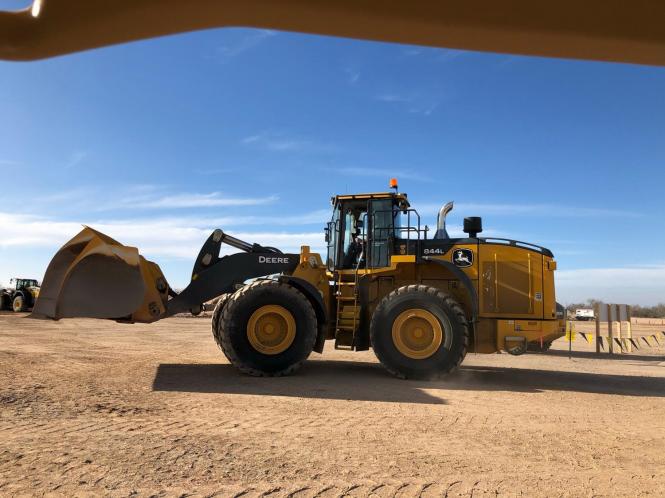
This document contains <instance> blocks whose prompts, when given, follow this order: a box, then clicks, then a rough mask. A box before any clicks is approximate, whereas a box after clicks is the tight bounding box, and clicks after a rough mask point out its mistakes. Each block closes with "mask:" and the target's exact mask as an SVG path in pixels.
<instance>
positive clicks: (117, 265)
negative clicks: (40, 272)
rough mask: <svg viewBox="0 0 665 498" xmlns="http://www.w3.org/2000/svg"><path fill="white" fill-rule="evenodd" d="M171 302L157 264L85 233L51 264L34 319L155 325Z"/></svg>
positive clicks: (93, 233)
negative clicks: (84, 319) (112, 320)
mask: <svg viewBox="0 0 665 498" xmlns="http://www.w3.org/2000/svg"><path fill="white" fill-rule="evenodd" d="M167 300H168V284H167V283H166V280H165V279H164V276H163V275H162V272H161V270H160V269H159V267H158V266H157V265H156V264H155V263H152V262H151V261H147V260H146V259H145V258H143V256H140V255H139V252H138V249H136V248H135V247H127V246H123V245H122V244H120V243H119V242H117V241H115V240H113V239H112V238H111V237H108V236H106V235H104V234H103V233H100V232H98V231H96V230H93V229H92V228H89V227H85V228H84V229H83V230H82V231H81V232H80V233H79V234H78V235H76V236H75V237H74V238H73V239H71V240H70V241H69V242H67V243H66V244H65V245H64V246H63V247H62V248H61V249H60V250H59V251H58V252H57V253H56V255H55V256H54V257H53V259H52V260H51V262H50V263H49V266H48V268H47V270H46V274H45V275H44V279H43V282H42V287H41V291H40V294H39V297H38V298H37V302H36V303H35V306H34V309H33V312H32V315H31V316H32V317H34V318H53V319H56V320H58V319H60V318H73V317H85V318H110V319H114V320H119V321H129V322H153V321H155V320H159V318H161V317H162V316H163V315H164V313H165V311H166V307H165V305H166V302H167Z"/></svg>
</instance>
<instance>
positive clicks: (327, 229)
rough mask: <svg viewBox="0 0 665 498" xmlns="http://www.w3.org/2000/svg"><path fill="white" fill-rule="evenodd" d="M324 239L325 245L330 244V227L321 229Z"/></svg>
mask: <svg viewBox="0 0 665 498" xmlns="http://www.w3.org/2000/svg"><path fill="white" fill-rule="evenodd" d="M323 234H324V238H325V239H326V244H328V243H329V242H330V227H325V228H324V229H323Z"/></svg>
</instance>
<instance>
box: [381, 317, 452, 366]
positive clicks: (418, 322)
mask: <svg viewBox="0 0 665 498" xmlns="http://www.w3.org/2000/svg"><path fill="white" fill-rule="evenodd" d="M392 337H393V343H394V344H395V347H396V348H397V350H398V351H399V352H400V353H402V354H403V355H404V356H407V357H409V358H412V359H414V360H424V359H425V358H429V357H430V356H432V355H433V354H434V353H436V351H437V350H438V349H439V347H440V346H441V343H442V342H443V328H442V327H441V323H440V322H439V320H438V319H437V318H436V317H435V316H434V315H433V314H432V313H430V312H429V311H427V310H424V309H420V308H412V309H408V310H406V311H403V312H402V313H400V314H399V316H398V317H397V318H396V319H395V321H394V322H393V328H392Z"/></svg>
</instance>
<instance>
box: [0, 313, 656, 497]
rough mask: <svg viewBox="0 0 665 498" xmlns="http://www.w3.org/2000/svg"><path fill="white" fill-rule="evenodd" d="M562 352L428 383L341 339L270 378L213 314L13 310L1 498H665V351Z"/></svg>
mask: <svg viewBox="0 0 665 498" xmlns="http://www.w3.org/2000/svg"><path fill="white" fill-rule="evenodd" d="M583 328H584V327H582V329H583ZM654 330H656V329H654ZM661 343H662V344H664V345H665V336H663V337H661ZM553 349H554V350H553V351H550V352H549V353H547V354H528V355H524V356H521V357H512V356H510V355H507V354H495V355H473V354H471V355H469V356H467V359H466V360H465V362H464V366H463V368H462V369H461V370H460V371H459V372H457V373H456V374H454V375H452V376H451V377H449V378H448V379H446V380H442V381H434V382H419V381H401V380H398V379H395V378H393V377H391V376H389V375H388V374H387V373H385V371H384V370H383V369H382V368H381V366H380V365H379V364H378V363H377V361H376V359H375V358H374V355H373V354H372V353H371V351H370V352H363V353H350V352H342V351H335V350H334V349H332V347H331V345H330V344H328V345H327V349H326V351H325V353H324V354H323V355H317V354H313V355H312V358H311V360H310V361H308V362H307V363H306V364H305V366H304V368H303V369H302V370H301V371H300V372H298V374H296V375H295V376H292V377H288V378H278V379H271V378H267V379H266V378H251V377H245V376H242V375H240V374H238V373H237V372H236V371H235V370H234V369H233V368H232V367H231V366H230V365H229V364H228V362H227V361H226V359H225V358H224V356H223V355H222V354H221V352H220V351H219V350H218V349H217V347H216V346H215V343H214V341H213V339H212V336H211V334H210V323H209V319H192V318H173V319H169V320H164V321H161V322H159V323H156V324H152V325H120V324H115V323H113V322H102V321H93V320H64V321H61V322H50V321H37V320H30V319H24V318H23V317H22V316H19V315H14V314H10V313H6V314H0V441H1V443H0V495H3V496H8V495H62V496H74V495H83V496H100V495H113V496H123V495H125V496H129V495H139V496H150V495H168V496H186V495H189V494H192V495H196V496H294V497H295V496H298V497H301V496H303V497H304V496H322V497H328V496H378V497H384V496H385V497H387V496H413V497H415V496H496V495H502V496H503V495H507V496H514V495H525V496H604V495H612V496H642V495H652V496H663V495H665V348H664V347H662V346H661V347H660V348H643V349H640V350H639V351H636V352H635V353H633V354H631V355H615V356H614V357H613V358H610V357H608V356H607V355H603V356H602V357H600V358H596V357H595V355H594V354H593V353H592V352H591V346H589V345H586V344H585V342H584V341H580V339H579V338H577V340H576V341H575V343H574V349H575V351H574V352H573V358H572V359H569V358H568V353H567V350H566V349H567V343H565V342H564V341H563V340H560V341H557V343H555V345H554V348H553Z"/></svg>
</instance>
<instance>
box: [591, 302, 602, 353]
mask: <svg viewBox="0 0 665 498" xmlns="http://www.w3.org/2000/svg"><path fill="white" fill-rule="evenodd" d="M600 306H601V305H600V304H596V305H595V306H594V310H593V314H594V316H595V318H596V354H600Z"/></svg>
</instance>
